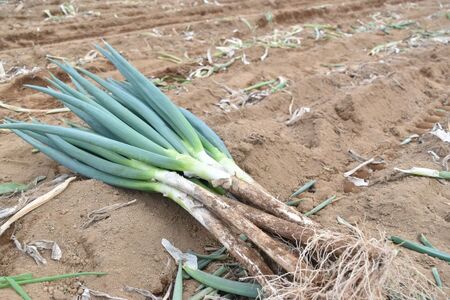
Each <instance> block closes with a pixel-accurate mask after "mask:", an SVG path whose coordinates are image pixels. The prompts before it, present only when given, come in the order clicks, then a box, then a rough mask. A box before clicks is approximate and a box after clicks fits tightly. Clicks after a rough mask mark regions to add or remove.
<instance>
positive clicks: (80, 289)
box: [77, 287, 84, 295]
mask: <svg viewBox="0 0 450 300" xmlns="http://www.w3.org/2000/svg"><path fill="white" fill-rule="evenodd" d="M83 292H84V289H83V288H82V287H79V288H78V291H77V294H78V295H81V294H83Z"/></svg>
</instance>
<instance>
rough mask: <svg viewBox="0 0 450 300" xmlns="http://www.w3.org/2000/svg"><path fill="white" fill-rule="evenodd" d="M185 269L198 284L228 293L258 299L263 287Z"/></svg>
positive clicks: (186, 267)
mask: <svg viewBox="0 0 450 300" xmlns="http://www.w3.org/2000/svg"><path fill="white" fill-rule="evenodd" d="M183 269H184V270H185V271H186V273H188V275H189V276H191V277H192V278H194V279H195V280H197V281H198V282H200V283H203V284H204V285H206V286H209V287H212V288H214V289H216V290H219V291H223V292H226V293H231V294H235V295H240V296H245V297H250V298H256V297H257V296H258V295H259V290H260V289H261V286H260V285H258V284H256V283H247V282H239V281H233V280H229V279H224V278H221V277H219V276H215V275H212V274H209V273H206V272H203V271H200V270H194V269H191V268H189V267H188V266H183Z"/></svg>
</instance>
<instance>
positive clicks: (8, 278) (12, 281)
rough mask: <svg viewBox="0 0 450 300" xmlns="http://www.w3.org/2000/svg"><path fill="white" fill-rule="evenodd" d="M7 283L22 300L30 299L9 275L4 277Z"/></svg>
mask: <svg viewBox="0 0 450 300" xmlns="http://www.w3.org/2000/svg"><path fill="white" fill-rule="evenodd" d="M5 279H6V281H7V282H8V284H9V285H10V286H11V287H12V288H13V289H14V290H15V291H16V293H17V294H19V296H20V297H22V299H24V300H31V297H30V296H28V294H27V292H25V290H24V289H23V288H22V287H21V286H20V285H19V284H17V282H16V281H15V280H14V279H13V278H11V277H5Z"/></svg>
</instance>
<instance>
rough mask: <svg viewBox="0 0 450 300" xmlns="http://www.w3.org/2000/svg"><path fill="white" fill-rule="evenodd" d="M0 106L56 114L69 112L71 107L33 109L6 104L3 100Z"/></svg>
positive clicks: (19, 110)
mask: <svg viewBox="0 0 450 300" xmlns="http://www.w3.org/2000/svg"><path fill="white" fill-rule="evenodd" d="M0 107H2V108H4V109H7V110H10V111H14V112H25V113H45V114H56V113H63V112H69V111H70V109H68V108H67V107H61V108H52V109H31V108H24V107H20V106H15V105H10V104H6V103H4V102H2V101H0Z"/></svg>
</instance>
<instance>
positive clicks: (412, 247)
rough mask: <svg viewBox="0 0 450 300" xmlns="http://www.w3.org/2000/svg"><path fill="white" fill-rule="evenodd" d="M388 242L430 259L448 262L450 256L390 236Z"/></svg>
mask: <svg viewBox="0 0 450 300" xmlns="http://www.w3.org/2000/svg"><path fill="white" fill-rule="evenodd" d="M389 240H391V241H392V242H394V243H395V244H399V245H400V246H402V247H405V248H407V249H410V250H413V251H416V252H419V253H423V254H428V255H429V256H431V257H436V258H439V259H442V260H444V261H447V262H450V254H448V253H445V252H443V251H440V250H438V249H436V248H430V247H427V246H423V245H421V244H418V243H414V242H411V241H408V240H404V239H402V238H400V237H398V236H391V237H390V238H389Z"/></svg>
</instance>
